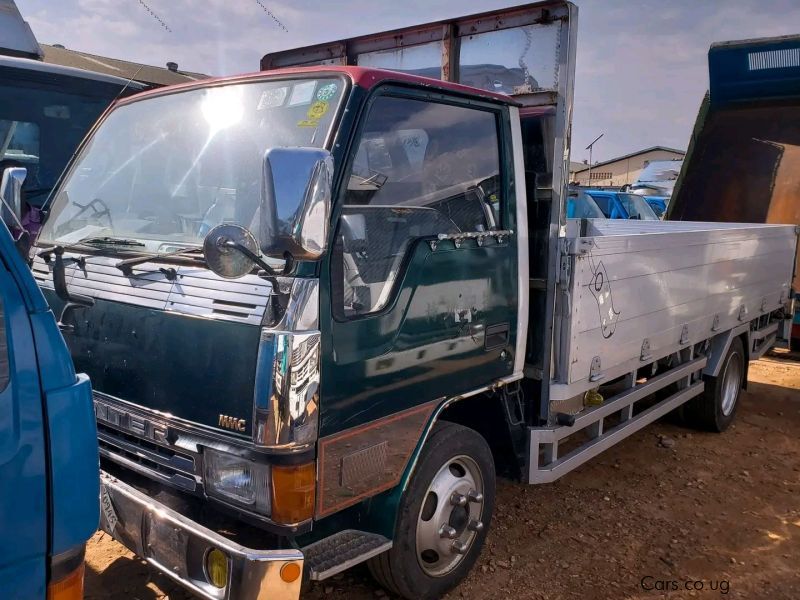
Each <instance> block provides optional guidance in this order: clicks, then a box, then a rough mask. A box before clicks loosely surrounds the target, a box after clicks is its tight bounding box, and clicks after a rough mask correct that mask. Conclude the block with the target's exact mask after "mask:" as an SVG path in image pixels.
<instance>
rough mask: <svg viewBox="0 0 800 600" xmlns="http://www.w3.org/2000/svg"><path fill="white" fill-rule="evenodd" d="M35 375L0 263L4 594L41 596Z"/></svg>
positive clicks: (42, 523)
mask: <svg viewBox="0 0 800 600" xmlns="http://www.w3.org/2000/svg"><path fill="white" fill-rule="evenodd" d="M45 456H46V447H45V437H44V426H43V418H42V398H41V392H40V387H39V371H38V366H37V360H36V352H35V348H34V343H33V335H32V332H31V325H30V319H29V317H28V313H27V310H26V308H25V304H24V303H23V299H22V296H21V294H20V292H19V288H18V287H17V284H16V282H15V281H14V279H13V278H12V276H11V274H10V273H9V272H8V270H7V269H6V267H5V265H4V264H3V263H2V261H0V490H2V493H0V581H3V582H4V583H3V585H2V587H3V589H4V591H5V592H6V593H5V594H4V596H7V597H11V598H44V597H45V594H46V571H45V557H46V553H47V527H48V518H49V517H48V515H49V514H50V506H49V504H48V501H47V486H46V466H47V463H46V460H45Z"/></svg>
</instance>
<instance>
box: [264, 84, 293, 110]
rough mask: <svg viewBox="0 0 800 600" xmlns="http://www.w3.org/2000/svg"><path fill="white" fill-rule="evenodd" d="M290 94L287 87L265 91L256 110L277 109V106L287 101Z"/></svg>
mask: <svg viewBox="0 0 800 600" xmlns="http://www.w3.org/2000/svg"><path fill="white" fill-rule="evenodd" d="M288 93H289V88H287V87H280V88H277V89H273V90H265V91H264V92H262V94H261V98H259V99H258V106H257V107H256V110H264V109H265V108H275V107H276V106H281V105H282V104H283V102H284V101H285V100H286V96H287V94H288Z"/></svg>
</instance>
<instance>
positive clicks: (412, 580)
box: [369, 421, 495, 600]
mask: <svg viewBox="0 0 800 600" xmlns="http://www.w3.org/2000/svg"><path fill="white" fill-rule="evenodd" d="M494 496H495V471H494V461H493V460H492V453H491V450H490V449H489V446H488V445H487V443H486V440H484V439H483V437H481V435H480V434H478V433H477V432H476V431H474V430H472V429H469V428H467V427H463V426H461V425H457V424H455V423H449V422H447V421H440V422H438V423H437V424H436V425H435V426H434V428H433V431H432V432H431V435H430V437H429V438H428V440H427V442H426V443H425V446H424V447H423V449H422V452H421V454H420V458H419V462H418V463H417V468H416V471H415V472H414V475H413V476H412V479H411V482H410V484H409V486H408V488H407V489H406V491H405V493H404V494H403V497H402V499H401V501H400V507H399V511H398V516H397V524H396V529H395V536H394V545H393V546H392V548H391V550H389V551H387V552H384V553H383V554H381V555H379V556H377V557H375V558H374V559H371V560H370V562H369V569H370V572H371V573H372V575H373V577H375V579H376V580H377V581H378V583H380V584H381V585H382V586H384V587H385V588H387V589H388V590H390V591H392V592H394V593H395V594H398V595H400V596H403V597H405V598H409V599H410V600H427V599H433V598H439V597H440V596H442V595H443V594H444V593H445V592H447V591H448V590H449V589H451V588H453V587H454V586H455V585H457V584H458V583H459V582H460V581H461V580H462V579H463V578H464V577H465V576H466V575H467V573H469V571H470V569H471V568H472V566H473V565H474V564H475V561H476V560H477V558H478V555H479V554H480V551H481V548H482V546H483V542H484V540H485V539H486V533H487V531H488V529H489V523H490V521H491V518H492V511H493V509H494Z"/></svg>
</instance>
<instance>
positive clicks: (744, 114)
mask: <svg viewBox="0 0 800 600" xmlns="http://www.w3.org/2000/svg"><path fill="white" fill-rule="evenodd" d="M708 77H709V91H708V93H707V94H706V96H705V98H704V99H703V102H702V104H701V105H700V111H699V112H698V114H697V121H696V123H695V126H694V130H693V131H692V137H691V140H690V143H689V149H688V152H687V154H686V160H685V161H684V167H683V169H682V171H681V174H680V177H679V179H678V182H677V183H676V186H675V192H674V194H673V200H672V203H671V204H670V207H669V211H668V217H667V218H669V219H675V220H681V221H686V220H703V221H736V222H747V223H794V224H796V225H800V36H797V35H794V36H785V37H778V38H763V39H757V40H743V41H734V42H721V43H718V44H714V45H713V46H711V49H710V50H709V52H708ZM734 173H735V174H736V175H735V176H732V174H734ZM798 261H800V256H798ZM798 264H800V262H798ZM793 288H794V290H795V291H797V290H800V280H798V272H797V268H795V279H794V282H793ZM791 336H792V340H793V344H792V345H793V346H794V347H800V313H798V314H795V318H794V325H793V327H792V334H791Z"/></svg>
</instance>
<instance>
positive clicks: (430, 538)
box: [416, 456, 484, 577]
mask: <svg viewBox="0 0 800 600" xmlns="http://www.w3.org/2000/svg"><path fill="white" fill-rule="evenodd" d="M483 491H484V487H483V476H482V474H481V470H480V469H479V468H478V465H477V463H476V462H475V461H474V460H472V459H471V458H470V457H469V456H456V457H454V458H451V459H450V460H448V461H447V462H446V463H445V464H444V465H442V467H441V468H440V469H439V471H438V472H437V473H436V475H434V477H433V479H432V480H431V483H430V485H429V486H428V490H427V492H426V493H425V498H424V500H423V501H422V507H421V508H420V511H419V516H418V518H417V536H416V537H417V540H416V541H417V561H418V562H419V565H420V567H422V570H423V571H425V573H427V574H428V575H431V576H433V577H441V576H443V575H446V574H448V573H450V572H451V571H452V570H453V569H455V568H456V567H458V565H459V564H461V561H463V560H464V558H465V557H466V555H467V554H468V553H469V550H470V548H471V547H472V545H473V544H474V543H475V539H476V538H477V537H478V534H479V533H480V532H481V531H483V504H484V498H483Z"/></svg>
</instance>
